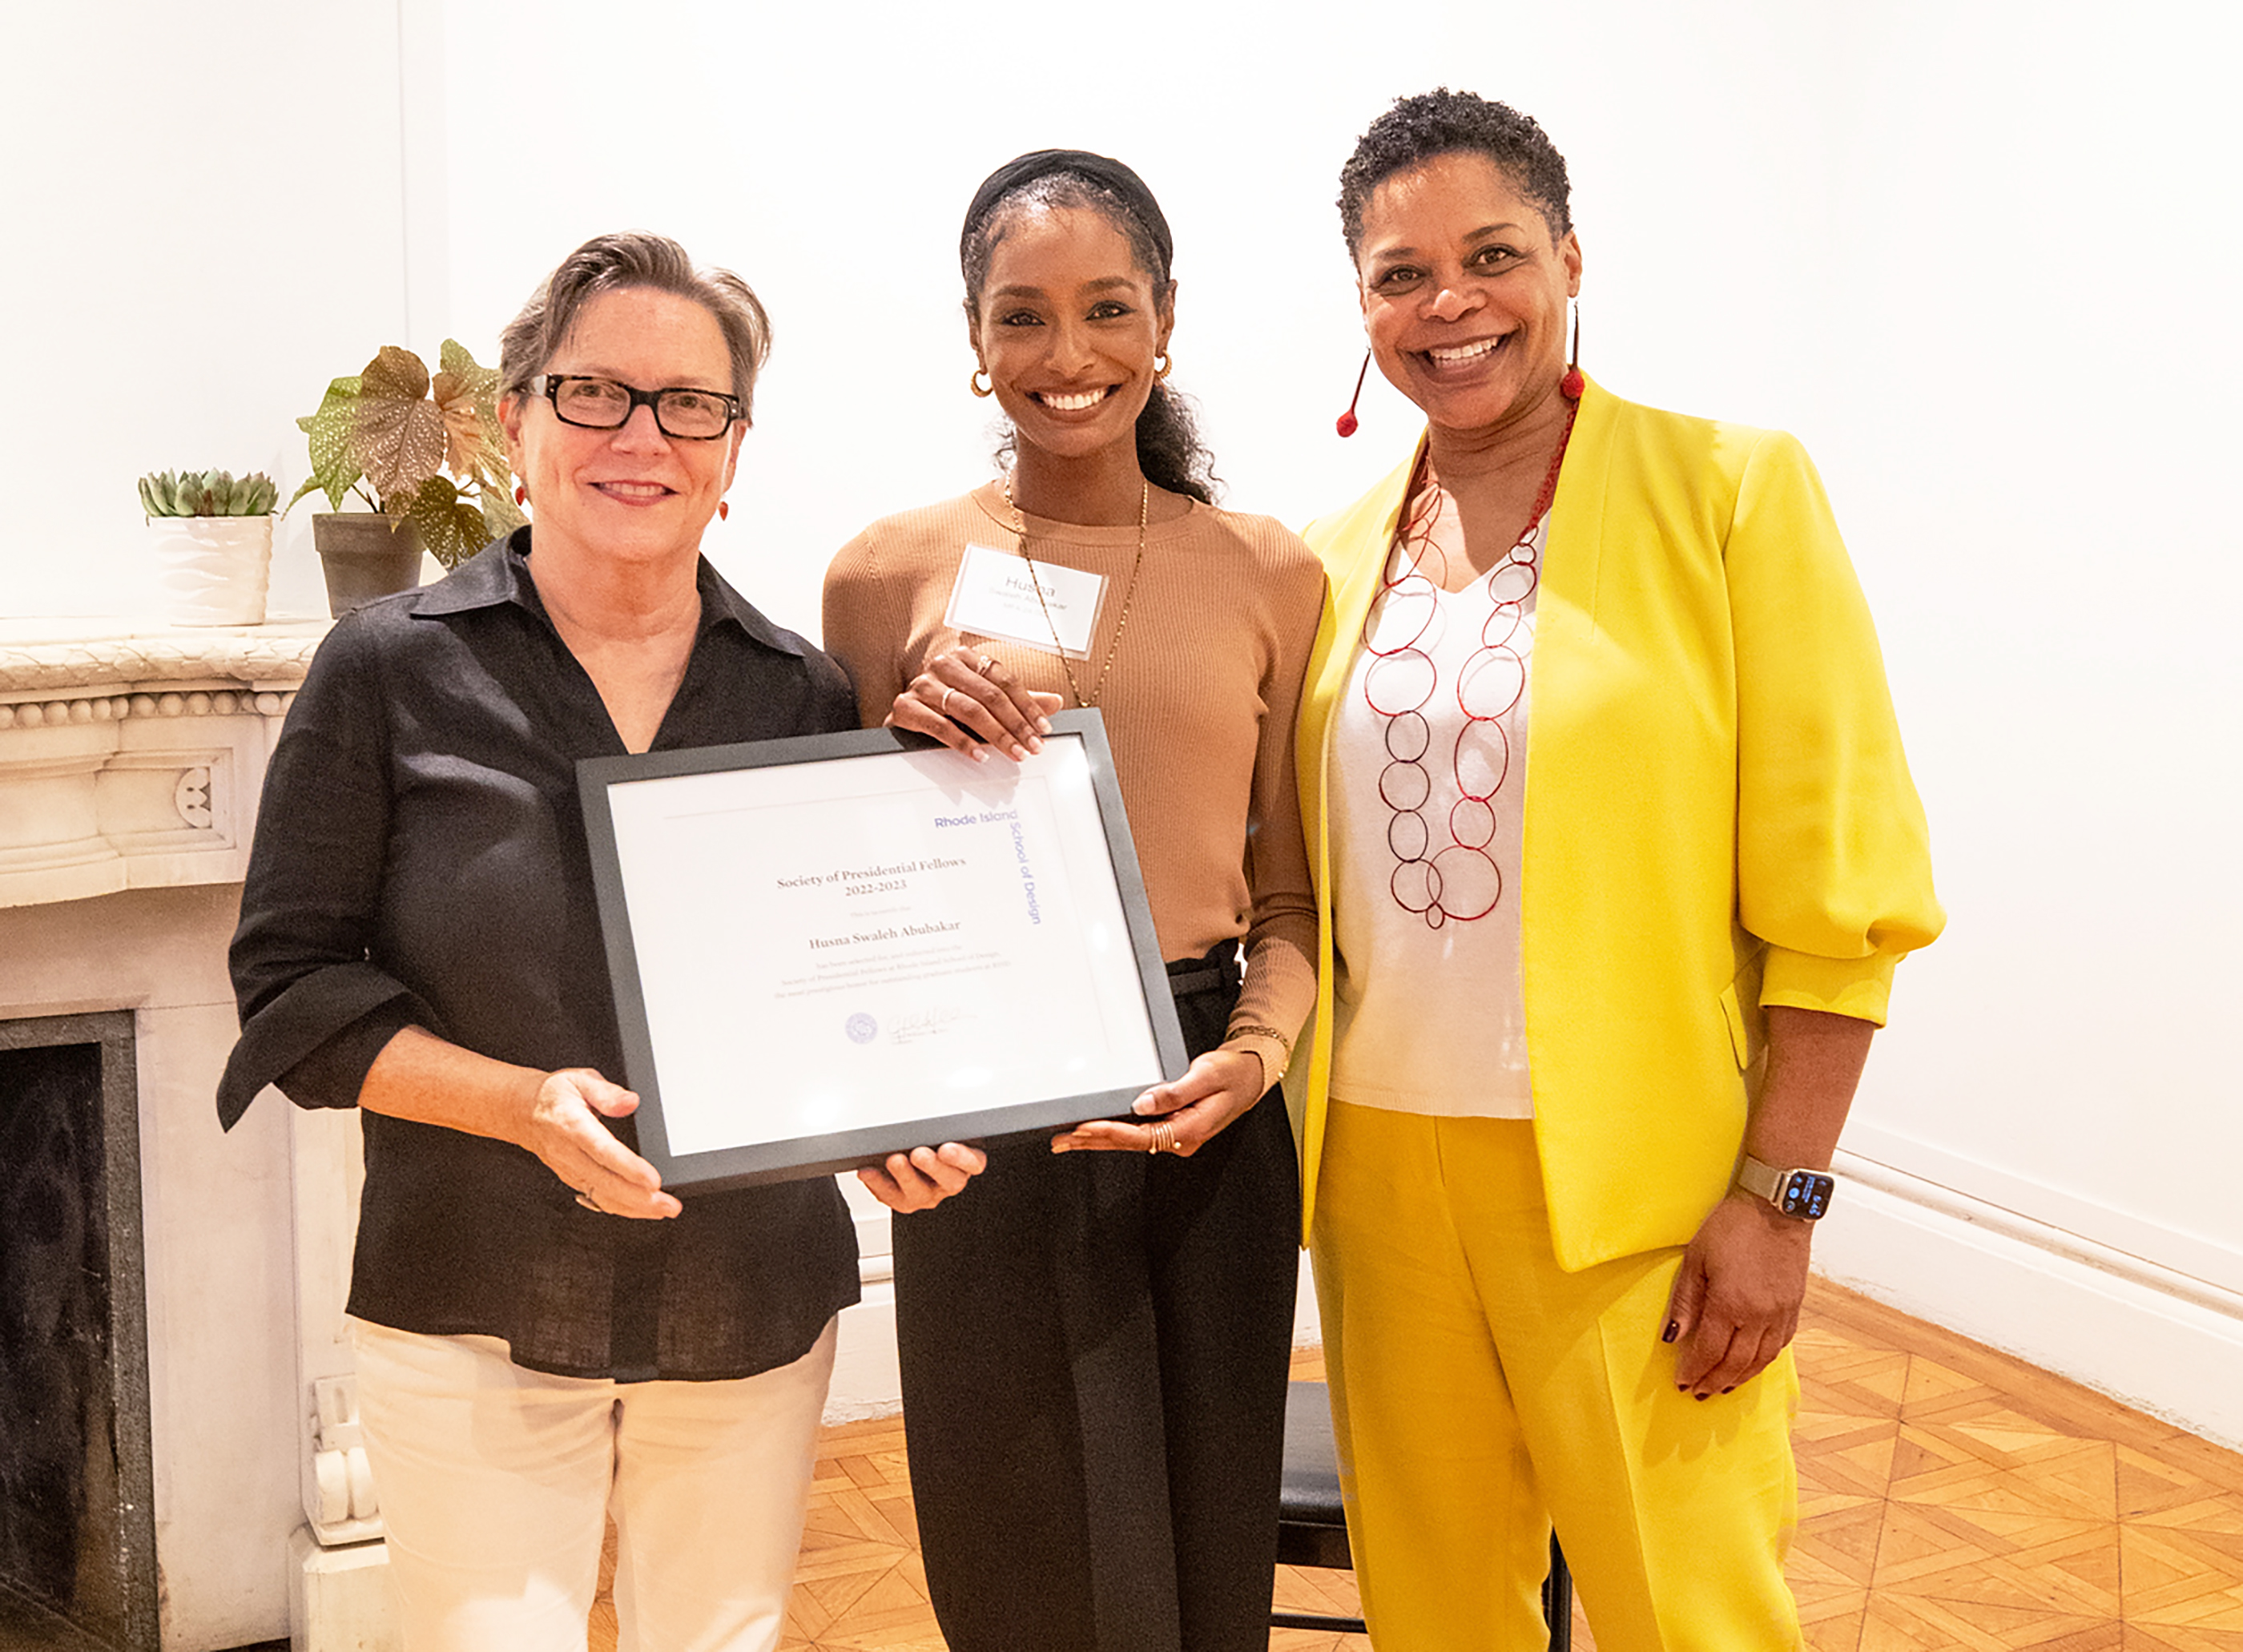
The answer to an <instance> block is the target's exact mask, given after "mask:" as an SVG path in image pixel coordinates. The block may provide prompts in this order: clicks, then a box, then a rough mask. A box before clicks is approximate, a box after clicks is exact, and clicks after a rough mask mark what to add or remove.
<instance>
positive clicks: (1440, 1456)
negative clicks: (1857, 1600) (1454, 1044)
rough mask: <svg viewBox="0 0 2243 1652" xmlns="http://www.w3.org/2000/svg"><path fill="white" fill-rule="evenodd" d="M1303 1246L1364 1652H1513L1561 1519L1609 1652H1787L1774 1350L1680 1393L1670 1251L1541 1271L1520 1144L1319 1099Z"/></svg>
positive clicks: (1542, 1245)
mask: <svg viewBox="0 0 2243 1652" xmlns="http://www.w3.org/2000/svg"><path fill="white" fill-rule="evenodd" d="M1313 1244H1314V1249H1315V1253H1316V1273H1317V1298H1318V1301H1319V1305H1320V1306H1321V1308H1322V1311H1323V1317H1324V1353H1325V1362H1326V1365H1327V1368H1328V1371H1329V1373H1330V1381H1331V1394H1332V1411H1333V1421H1334V1424H1335V1426H1336V1430H1337V1438H1338V1442H1339V1459H1340V1484H1341V1488H1342V1491H1343V1492H1344V1495H1345V1498H1346V1502H1347V1515H1348V1534H1349V1541H1350V1542H1351V1544H1352V1546H1353V1547H1354V1551H1355V1568H1356V1577H1357V1581H1358V1582H1359V1583H1360V1585H1361V1586H1362V1589H1363V1599H1364V1616H1365V1617H1366V1618H1367V1619H1368V1620H1369V1622H1370V1625H1371V1639H1372V1641H1373V1642H1374V1643H1375V1644H1376V1645H1377V1647H1378V1649H1379V1652H1512V1649H1519V1652H1526V1649H1530V1648H1539V1647H1541V1646H1543V1645H1544V1644H1545V1642H1546V1630H1545V1628H1543V1625H1542V1620H1541V1611H1540V1607H1539V1600H1538V1590H1539V1585H1540V1582H1541V1580H1542V1575H1543V1573H1544V1571H1545V1570H1546V1565H1547V1558H1548V1557H1547V1548H1548V1543H1549V1534H1550V1529H1551V1524H1552V1522H1553V1521H1555V1522H1556V1526H1557V1531H1558V1536H1559V1541H1560V1542H1561V1543H1562V1544H1563V1545H1564V1547H1565V1550H1566V1559H1567V1561H1569V1562H1570V1563H1571V1565H1572V1567H1573V1574H1574V1582H1575V1585H1576V1587H1577V1588H1578V1589H1579V1590H1580V1597H1581V1603H1582V1606H1583V1608H1584V1609H1585V1610H1586V1612H1587V1614H1588V1618H1589V1623H1590V1626H1591V1628H1592V1629H1593V1632H1594V1634H1595V1635H1596V1640H1597V1645H1598V1647H1599V1648H1600V1649H1601V1652H1782V1649H1796V1648H1799V1647H1800V1646H1801V1645H1802V1641H1801V1638H1800V1631H1799V1619H1798V1611H1797V1608H1796V1607H1795V1605H1794V1603H1793V1601H1792V1598H1791V1592H1790V1590H1789V1589H1788V1588H1787V1587H1786V1585H1785V1583H1784V1581H1783V1558H1784V1553H1785V1550H1786V1549H1787V1548H1788V1547H1789V1544H1790V1539H1791V1534H1792V1530H1793V1527H1794V1525H1795V1521H1796V1518H1797V1513H1796V1511H1797V1501H1798V1498H1797V1487H1796V1480H1795V1475H1794V1472H1793V1467H1792V1458H1791V1440H1790V1423H1791V1416H1792V1413H1793V1411H1794V1409H1795V1406H1796V1405H1797V1401H1798V1392H1799V1384H1798V1378H1797V1374H1796V1372H1795V1370H1794V1367H1793V1365H1792V1362H1791V1354H1790V1352H1789V1351H1788V1350H1786V1351H1785V1352H1784V1353H1783V1355H1782V1358H1781V1359H1778V1360H1777V1361H1776V1362H1775V1364H1774V1365H1770V1366H1769V1367H1768V1369H1767V1370H1766V1371H1764V1372H1761V1374H1760V1375H1759V1376H1757V1377H1755V1379H1753V1380H1751V1381H1750V1382H1748V1383H1745V1384H1743V1385H1742V1386H1740V1387H1739V1388H1738V1389H1737V1390H1736V1392H1734V1393H1730V1394H1722V1395H1716V1396H1714V1398H1712V1399H1706V1400H1702V1401H1701V1400H1694V1399H1691V1398H1690V1397H1689V1396H1688V1395H1687V1394H1685V1393H1682V1392H1679V1391H1677V1389H1676V1388H1675V1386H1674V1349H1673V1348H1672V1347H1670V1346H1667V1345H1665V1344H1663V1343H1662V1342H1660V1331H1661V1330H1662V1329H1663V1327H1664V1325H1665V1324H1666V1318H1667V1291H1668V1290H1669V1289H1670V1288H1671V1286H1672V1285H1673V1284H1674V1273H1675V1269H1676V1266H1677V1264H1679V1263H1680V1262H1681V1251H1673V1250H1670V1251H1655V1252H1653V1253H1651V1254H1648V1255H1644V1256H1633V1257H1626V1258H1620V1260H1618V1261H1614V1262H1607V1263H1605V1264H1600V1265H1599V1266H1597V1267H1593V1268H1589V1269H1586V1270H1584V1271H1581V1272H1579V1273H1566V1272H1564V1271H1561V1270H1560V1269H1559V1266H1558V1264H1557V1260H1556V1258H1555V1257H1554V1256H1553V1253H1552V1250H1551V1244H1550V1231H1549V1217H1548V1213H1547V1211H1546V1209H1545V1207H1544V1204H1543V1199H1542V1178H1541V1166H1540V1161H1539V1157H1538V1156H1537V1155H1536V1152H1535V1149H1534V1127H1533V1125H1532V1123H1528V1122H1526V1121H1524V1120H1513V1119H1482V1118H1427V1117H1420V1116H1416V1115H1412V1114H1406V1113H1393V1112H1386V1111H1382V1110H1380V1109H1373V1108H1365V1107H1351V1106H1349V1105H1347V1104H1345V1103H1344V1102H1334V1103H1333V1104H1332V1107H1331V1110H1330V1116H1329V1120H1328V1122H1327V1123H1326V1126H1325V1132H1324V1164H1323V1170H1322V1175H1321V1178H1320V1181H1319V1183H1318V1187H1317V1210H1316V1223H1315V1231H1314V1234H1313Z"/></svg>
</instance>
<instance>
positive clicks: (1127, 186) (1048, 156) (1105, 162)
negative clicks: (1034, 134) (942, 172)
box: [958, 149, 1176, 280]
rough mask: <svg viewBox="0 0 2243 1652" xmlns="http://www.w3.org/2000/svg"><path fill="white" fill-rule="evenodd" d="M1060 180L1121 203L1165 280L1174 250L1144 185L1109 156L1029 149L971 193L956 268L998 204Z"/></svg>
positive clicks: (1166, 224)
mask: <svg viewBox="0 0 2243 1652" xmlns="http://www.w3.org/2000/svg"><path fill="white" fill-rule="evenodd" d="M1061 175H1064V176H1066V177H1068V178H1080V179H1082V180H1083V181H1085V182H1086V183H1089V184H1095V185H1097V186H1098V187H1099V188H1101V189H1103V190H1106V191H1108V192H1111V193H1112V194H1114V195H1115V196H1117V197H1119V198H1120V199H1121V202H1122V205H1123V206H1126V207H1127V208H1128V211H1129V215H1130V216H1131V217H1132V218H1134V219H1136V220H1137V221H1138V222H1139V223H1140V224H1142V225H1143V226H1145V228H1146V230H1147V231H1148V232H1149V233H1151V235H1152V238H1153V245H1154V246H1155V247H1157V248H1158V249H1159V251H1160V254H1161V267H1160V268H1159V269H1157V270H1155V271H1154V272H1153V273H1154V274H1155V275H1156V276H1159V277H1161V278H1162V279H1164V280H1165V279H1166V277H1167V275H1168V273H1169V264H1170V263H1171V262H1172V261H1173V260H1175V251H1176V248H1175V241H1174V239H1171V238H1170V236H1169V220H1168V219H1166V218H1164V217H1162V215H1161V204H1160V202H1158V201H1156V200H1155V199H1153V192H1152V191H1151V190H1149V189H1148V188H1146V187H1145V180H1144V179H1142V178H1140V177H1138V176H1137V174H1136V173H1135V172H1132V171H1130V170H1129V168H1128V167H1127V166H1124V165H1122V163H1121V162H1120V161H1118V160H1115V159H1114V158H1112V157H1111V156H1109V155H1094V154H1092V153H1091V152H1089V151H1088V150H1087V149H1032V150H1030V151H1029V152H1027V154H1025V155H1021V156H1019V157H1017V158H1014V159H1012V160H1008V161H1007V162H1006V163H1005V164H1004V165H1002V166H1000V167H999V168H998V169H997V170H996V171H995V172H992V173H990V174H989V176H988V177H987V178H985V179H982V180H981V187H980V188H979V189H977V190H975V191H974V192H973V205H972V206H968V207H967V209H966V227H965V228H964V229H962V230H960V232H959V234H958V261H959V264H960V267H963V266H964V265H965V263H966V256H967V244H968V243H969V242H971V241H972V240H973V232H974V229H975V228H976V226H979V225H980V222H981V220H982V219H985V218H987V216H988V215H989V213H990V212H991V211H992V210H993V209H994V207H995V206H996V205H997V203H998V202H1000V201H1001V200H1003V199H1005V197H1006V196H1007V195H1010V194H1011V193H1013V192H1014V191H1015V190H1017V189H1021V188H1024V187H1026V186H1027V185H1030V184H1033V183H1034V182H1035V181H1036V180H1037V179H1041V178H1051V177H1054V176H1061Z"/></svg>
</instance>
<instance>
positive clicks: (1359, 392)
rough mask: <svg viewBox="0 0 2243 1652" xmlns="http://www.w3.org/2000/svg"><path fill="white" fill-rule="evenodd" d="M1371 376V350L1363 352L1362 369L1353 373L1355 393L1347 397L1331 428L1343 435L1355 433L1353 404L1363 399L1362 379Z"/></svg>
mask: <svg viewBox="0 0 2243 1652" xmlns="http://www.w3.org/2000/svg"><path fill="white" fill-rule="evenodd" d="M1370 376H1371V352H1370V351H1368V350H1365V351H1364V353H1363V371H1362V372H1360V373H1358V374H1356V375H1355V394H1353V395H1351V396H1350V397H1348V399H1347V411H1346V412H1345V413H1343V414H1341V415H1339V417H1338V418H1337V420H1336V421H1333V424H1332V428H1333V429H1335V430H1337V431H1338V432H1339V433H1340V435H1344V436H1351V435H1354V434H1355V428H1356V426H1355V404H1356V403H1357V402H1358V401H1362V400H1363V381H1364V380H1365V379H1367V378H1369V377H1370Z"/></svg>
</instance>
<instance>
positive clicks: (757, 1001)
mask: <svg viewBox="0 0 2243 1652" xmlns="http://www.w3.org/2000/svg"><path fill="white" fill-rule="evenodd" d="M1052 723H1053V731H1054V732H1053V733H1052V734H1051V735H1050V736H1049V737H1047V738H1046V739H1045V741H1044V749H1043V751H1042V752H1041V753H1040V754H1038V755H1037V756H1034V757H1032V758H1030V759H1027V761H1026V762H1024V763H1018V764H1015V763H1013V762H1010V761H1008V760H1007V759H1002V758H998V757H992V758H990V759H988V760H987V761H986V762H981V763H976V762H974V761H973V760H972V759H969V758H967V757H963V756H960V754H959V753H957V752H952V751H949V750H947V749H946V748H945V747H943V746H941V745H938V744H936V743H935V742H933V741H932V740H929V739H927V738H925V737H924V736H921V735H917V734H910V733H904V732H899V731H896V730H892V729H866V730H862V731H859V732H851V733H846V734H825V735H812V736H808V737H805V738H799V739H789V740H770V741H764V742H759V743H758V744H755V745H726V746H704V747H700V748H697V749H695V750H691V751H683V752H648V753H644V754H643V755H640V756H636V757H622V758H596V759H589V760H586V761H584V762H582V763H579V764H578V765H576V776H577V789H578V792H579V793H580V795H581V797H582V799H583V809H584V820H585V825H586V827H587V829H588V831H589V836H590V842H591V853H592V873H593V879H594V882H595V885H596V889H597V893H598V897H599V907H600V922H601V927H602V929H603V933H604V934H605V937H606V942H607V952H608V968H609V973H610V975H611V976H612V977H613V980H614V983H615V995H616V1019H617V1020H618V1022H620V1023H621V1025H622V1028H623V1069H624V1082H626V1083H627V1084H629V1086H630V1088H631V1089H634V1090H636V1091H637V1092H638V1096H639V1109H638V1112H637V1122H638V1142H639V1151H640V1152H641V1153H643V1155H644V1156H646V1157H647V1158H648V1159H649V1160H650V1162H651V1163H653V1164H654V1166H655V1168H656V1169H657V1170H660V1171H661V1172H662V1179H663V1185H664V1186H665V1187H667V1188H669V1189H670V1190H671V1191H673V1192H680V1193H683V1192H690V1191H692V1190H715V1189H718V1188H726V1187H737V1186H740V1185H743V1184H744V1183H751V1182H768V1181H778V1180H784V1179H786V1178H789V1177H804V1176H813V1175H823V1174H825V1173H827V1172H830V1171H832V1170H839V1169H844V1168H846V1167H849V1166H852V1165H859V1164H866V1163H875V1162H877V1161H878V1160H879V1159H880V1158H881V1157H883V1156H885V1155H886V1154H888V1153H891V1152H893V1151H895V1150H898V1149H901V1148H912V1147H919V1146H922V1145H933V1144H937V1143H942V1142H949V1141H964V1140H969V1139H986V1138H988V1137H993V1136H1010V1135H1022V1134H1027V1133H1031V1132H1039V1131H1041V1132H1051V1131H1054V1130H1058V1129H1065V1128H1067V1127H1068V1126H1069V1125H1073V1124H1075V1123H1081V1121H1082V1120H1084V1119H1090V1118H1101V1117H1111V1116H1117V1115H1122V1114H1126V1113H1127V1112H1128V1107H1129V1103H1130V1102H1132V1101H1134V1100H1135V1098H1136V1096H1137V1095H1138V1093H1139V1092H1140V1091H1142V1089H1145V1088H1146V1086H1148V1085H1150V1084H1155V1083H1158V1082H1161V1081H1162V1080H1163V1079H1167V1078H1174V1077H1176V1076H1178V1075H1181V1074H1182V1071H1183V1069H1184V1064H1185V1062H1184V1051H1183V1040H1182V1035H1181V1034H1180V1033H1179V1032H1178V1030H1177V1027H1176V1018H1175V1005H1174V1002H1173V1001H1171V999H1170V997H1169V988H1168V975H1167V971H1166V969H1165V968H1164V966H1163V965H1162V961H1161V954H1160V947H1159V945H1158V942H1157V941H1155V937H1154V933H1153V920H1152V914H1151V912H1150V910H1149V909H1148V907H1147V906H1146V904H1145V888H1144V880H1143V879H1142V875H1141V874H1140V873H1139V871H1138V867H1137V855H1136V850H1135V847H1134V846H1132V844H1131V842H1130V839H1129V829H1128V822H1127V820H1126V819H1124V818H1123V815H1122V794H1121V791H1120V788H1119V787H1118V786H1117V785H1116V784H1115V778H1114V762H1113V758H1112V755H1111V754H1110V752H1108V749H1107V745H1106V730H1105V725H1104V723H1103V722H1102V721H1101V718H1100V717H1099V715H1098V713H1097V712H1096V711H1063V712H1061V713H1060V714H1058V715H1057V716H1056V717H1054V718H1053V719H1052Z"/></svg>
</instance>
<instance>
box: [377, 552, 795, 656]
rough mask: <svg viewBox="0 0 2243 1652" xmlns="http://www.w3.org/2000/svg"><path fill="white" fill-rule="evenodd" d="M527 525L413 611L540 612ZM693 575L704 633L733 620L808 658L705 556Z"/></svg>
mask: <svg viewBox="0 0 2243 1652" xmlns="http://www.w3.org/2000/svg"><path fill="white" fill-rule="evenodd" d="M529 555H530V548H529V526H528V525H527V524H525V525H523V526H522V527H520V528H517V529H515V530H514V531H513V532H512V533H511V534H509V535H508V536H506V537H505V538H504V539H494V540H493V541H491V543H489V544H488V545H486V546H484V547H483V548H482V550H480V551H477V552H476V553H475V555H474V556H470V557H468V560H467V561H465V562H463V563H461V564H460V565H459V566H458V567H457V568H455V569H454V570H452V571H451V572H450V573H448V574H447V575H445V576H444V577H443V578H442V579H441V580H439V581H438V582H437V583H435V584H434V585H431V586H429V587H428V589H427V590H424V591H422V592H421V596H420V599H419V600H418V601H417V602H416V603H414V610H413V611H414V613H415V614H420V615H429V616H435V615H443V614H464V613H468V612H470V611H472V610H475V609H478V608H496V607H500V606H502V605H503V604H505V603H514V604H515V606H517V607H520V608H526V609H528V610H529V611H530V612H532V613H534V614H536V615H538V616H540V617H542V616H543V614H544V612H545V605H544V604H543V603H541V602H539V601H538V600H537V587H536V585H535V583H534V582H533V581H532V580H531V579H530V577H529V567H528V565H527V564H528V563H529ZM695 580H696V583H697V584H698V585H699V586H700V588H701V630H702V631H703V633H704V634H706V633H707V632H708V631H709V630H711V629H712V628H713V627H716V626H718V625H723V624H733V625H737V626H738V627H739V629H740V630H743V631H744V632H745V633H746V634H747V635H748V636H749V637H751V638H753V639H754V640H755V641H757V642H758V643H760V644H763V645H764V646H765V648H768V649H770V650H771V651H773V652H775V653H779V654H791V655H792V656H793V657H795V658H797V659H800V658H802V657H804V656H803V651H802V644H801V641H800V639H798V637H796V636H795V635H794V633H793V632H791V631H787V630H780V629H779V628H778V626H776V625H774V624H771V621H769V620H767V619H765V617H763V615H762V614H760V613H759V612H758V611H757V610H756V609H755V608H754V606H753V605H752V604H751V603H749V601H748V599H747V598H746V597H743V596H741V595H740V593H739V592H738V591H736V590H733V589H732V588H731V585H730V584H729V583H727V582H726V581H725V579H724V576H723V575H721V574H719V573H718V572H717V570H715V569H714V568H712V567H711V566H710V565H709V559H708V558H707V557H706V556H704V557H702V558H701V565H700V569H699V570H698V572H697V574H696V575H695Z"/></svg>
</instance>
